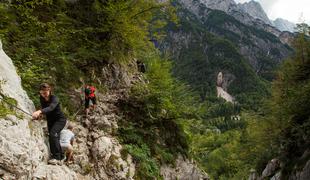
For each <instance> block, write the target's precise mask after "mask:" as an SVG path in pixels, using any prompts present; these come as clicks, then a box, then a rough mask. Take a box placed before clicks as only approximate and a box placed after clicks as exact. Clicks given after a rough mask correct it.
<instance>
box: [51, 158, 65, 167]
mask: <svg viewBox="0 0 310 180" xmlns="http://www.w3.org/2000/svg"><path fill="white" fill-rule="evenodd" d="M48 164H52V165H60V166H61V165H62V164H63V161H62V160H57V159H50V160H49V161H48Z"/></svg>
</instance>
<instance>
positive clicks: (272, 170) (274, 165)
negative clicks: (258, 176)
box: [262, 159, 280, 178]
mask: <svg viewBox="0 0 310 180" xmlns="http://www.w3.org/2000/svg"><path fill="white" fill-rule="evenodd" d="M279 168H280V161H279V160H278V159H272V160H271V161H270V162H269V163H268V164H267V166H266V168H265V169H264V171H263V173H262V178H267V177H271V176H273V175H275V174H276V171H277V170H278V169H279Z"/></svg>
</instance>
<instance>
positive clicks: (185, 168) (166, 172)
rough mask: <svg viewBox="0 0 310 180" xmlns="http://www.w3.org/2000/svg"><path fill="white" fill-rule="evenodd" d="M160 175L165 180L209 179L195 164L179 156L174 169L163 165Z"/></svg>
mask: <svg viewBox="0 0 310 180" xmlns="http://www.w3.org/2000/svg"><path fill="white" fill-rule="evenodd" d="M160 174H161V175H162V176H163V178H164V179H165V180H174V179H180V180H188V179H191V180H208V179H210V177H209V176H208V174H207V173H205V172H202V171H201V170H200V169H199V168H198V167H197V166H196V164H194V163H193V162H190V161H189V160H188V159H184V158H182V157H181V156H179V157H178V159H177V160H176V164H175V167H172V166H171V165H163V166H162V167H161V168H160Z"/></svg>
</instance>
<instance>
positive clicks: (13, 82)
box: [0, 40, 34, 112]
mask: <svg viewBox="0 0 310 180" xmlns="http://www.w3.org/2000/svg"><path fill="white" fill-rule="evenodd" d="M0 81H2V82H3V84H0V92H2V93H4V95H6V96H9V97H11V98H14V99H15V100H16V101H17V103H18V107H19V108H21V109H23V110H24V111H26V112H33V110H34V105H33V103H32V101H30V99H29V97H28V96H27V94H26V92H25V91H24V90H23V88H22V86H21V79H20V77H19V76H18V75H17V73H16V69H15V67H14V65H13V62H12V60H11V59H10V58H9V57H8V56H7V55H6V54H5V52H4V51H3V49H2V43H1V40H0ZM0 98H1V97H0ZM0 101H1V99H0Z"/></svg>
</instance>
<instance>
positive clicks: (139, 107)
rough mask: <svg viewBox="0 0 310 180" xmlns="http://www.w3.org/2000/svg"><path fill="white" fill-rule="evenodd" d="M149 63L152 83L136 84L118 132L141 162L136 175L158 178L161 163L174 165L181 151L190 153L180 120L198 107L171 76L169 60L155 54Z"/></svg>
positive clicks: (124, 110) (124, 107)
mask: <svg viewBox="0 0 310 180" xmlns="http://www.w3.org/2000/svg"><path fill="white" fill-rule="evenodd" d="M146 62H147V67H148V72H147V74H146V76H147V78H148V80H149V82H148V83H147V84H138V85H136V86H135V87H133V88H132V91H131V95H130V99H129V100H128V101H126V102H121V107H122V111H123V112H124V118H123V119H124V120H123V121H121V122H120V128H119V132H118V133H119V137H120V139H121V142H122V143H124V144H126V147H127V148H129V149H128V152H129V153H130V154H132V155H133V156H134V157H135V159H136V160H137V162H138V163H139V165H138V167H139V170H138V172H137V176H138V177H137V178H142V177H159V176H158V174H157V173H158V170H156V169H157V168H158V167H159V166H160V164H163V163H165V164H166V163H171V164H173V163H174V161H175V159H176V157H177V156H178V155H179V154H183V155H188V148H189V147H188V142H187V137H186V136H185V134H184V132H183V129H182V127H181V126H180V125H179V122H181V121H185V120H186V119H187V118H190V117H192V116H193V112H194V110H195V108H194V106H193V105H192V104H191V102H192V100H191V98H189V97H190V96H188V95H187V94H184V92H185V91H186V90H185V89H186V88H185V86H184V85H182V84H180V83H178V82H177V81H176V80H175V79H174V78H173V77H172V76H171V73H170V68H171V64H170V62H169V61H167V60H161V59H160V57H159V56H158V54H157V53H155V54H153V55H150V56H149V59H147V61H146ZM187 93H189V92H187ZM189 104H191V105H189ZM145 173H148V174H145ZM151 175H152V176H151Z"/></svg>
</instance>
